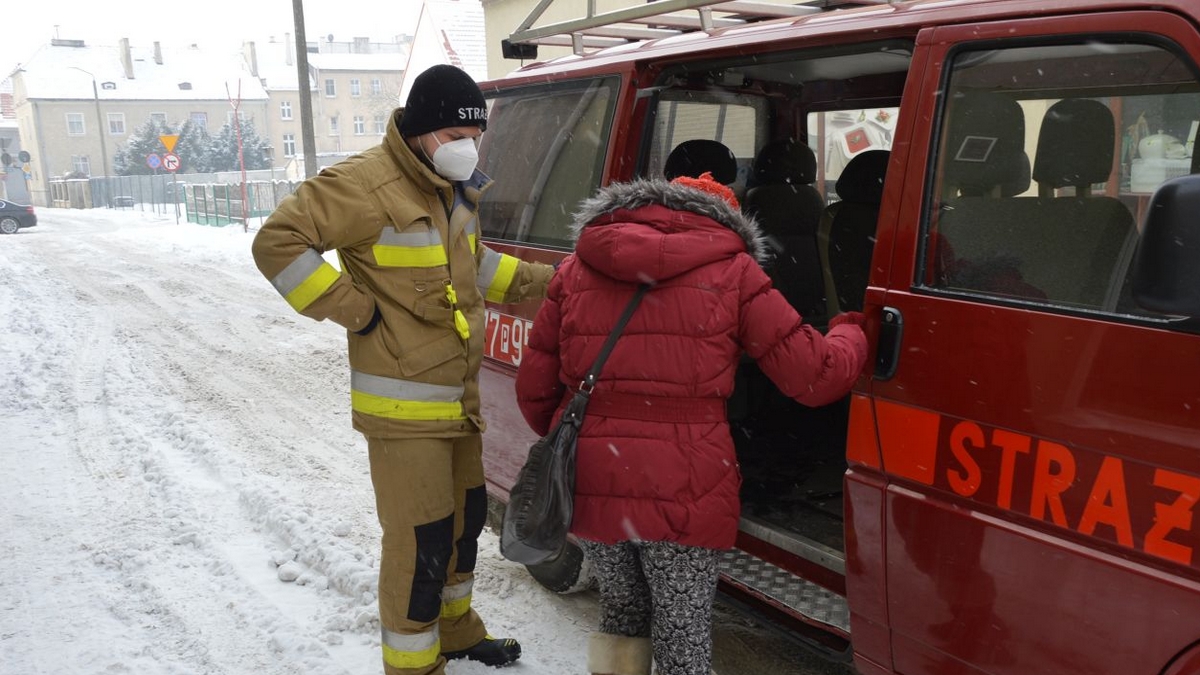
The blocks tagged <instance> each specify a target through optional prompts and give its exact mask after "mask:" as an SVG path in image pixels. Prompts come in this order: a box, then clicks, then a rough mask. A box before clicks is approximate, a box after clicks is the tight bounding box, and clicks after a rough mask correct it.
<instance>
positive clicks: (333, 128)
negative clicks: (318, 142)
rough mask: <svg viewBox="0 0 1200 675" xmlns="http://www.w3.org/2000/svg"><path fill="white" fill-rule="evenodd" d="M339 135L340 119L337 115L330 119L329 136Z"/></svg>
mask: <svg viewBox="0 0 1200 675" xmlns="http://www.w3.org/2000/svg"><path fill="white" fill-rule="evenodd" d="M337 134H338V117H337V115H334V116H333V117H330V118H329V135H330V136H337Z"/></svg>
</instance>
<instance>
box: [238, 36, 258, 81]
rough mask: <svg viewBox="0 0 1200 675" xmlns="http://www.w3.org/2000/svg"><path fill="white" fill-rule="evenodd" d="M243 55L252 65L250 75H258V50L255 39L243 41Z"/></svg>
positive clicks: (248, 63)
mask: <svg viewBox="0 0 1200 675" xmlns="http://www.w3.org/2000/svg"><path fill="white" fill-rule="evenodd" d="M242 56H243V57H245V59H246V64H247V65H249V66H250V77H258V50H257V49H255V47H254V41H253V40H251V41H250V42H243V43H242Z"/></svg>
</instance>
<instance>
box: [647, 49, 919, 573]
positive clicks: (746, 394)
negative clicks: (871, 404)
mask: <svg viewBox="0 0 1200 675" xmlns="http://www.w3.org/2000/svg"><path fill="white" fill-rule="evenodd" d="M911 51H912V48H911V44H908V43H906V42H903V41H888V42H880V43H876V44H871V45H858V46H856V47H855V48H853V49H851V50H846V49H837V50H818V51H812V50H810V51H807V52H805V53H803V54H797V53H794V52H793V53H787V54H779V55H777V56H775V57H773V58H763V57H759V58H754V59H745V58H741V59H734V60H730V61H726V62H719V61H718V62H708V63H696V64H686V65H680V66H676V67H674V68H667V69H664V71H663V73H662V74H661V76H660V77H659V80H658V83H657V84H658V86H659V87H660V88H659V89H658V92H657V94H656V99H657V100H656V102H655V110H654V115H653V120H652V122H651V123H650V126H651V128H650V130H649V133H648V138H649V142H648V143H647V144H646V145H645V148H646V149H645V153H644V154H645V156H644V158H643V166H645V175H656V174H658V173H659V172H661V171H662V169H661V168H660V167H663V166H664V165H665V164H667V163H668V160H669V159H670V158H671V157H672V155H673V154H676V153H677V152H678V151H679V150H678V149H679V148H680V147H681V146H686V145H687V144H688V143H690V142H695V141H694V139H706V140H707V141H709V142H714V141H715V142H719V143H722V144H724V145H725V146H726V147H728V148H729V150H730V151H731V154H732V155H733V157H735V158H736V166H735V169H734V172H733V174H734V176H733V179H732V180H729V181H726V182H727V183H728V184H729V185H730V186H731V187H732V188H733V189H734V192H735V193H736V194H737V195H738V198H739V201H740V202H741V203H742V208H743V211H745V212H746V213H748V214H750V215H752V216H754V217H755V219H756V220H757V222H758V223H759V226H760V227H761V228H762V230H763V233H764V234H765V235H766V237H767V241H768V245H769V247H770V248H771V250H772V253H773V255H774V259H773V260H772V261H771V262H770V263H769V264H768V265H766V270H767V272H768V274H769V276H770V277H771V279H772V283H773V285H774V286H775V288H776V289H778V290H779V291H780V292H781V293H782V294H783V295H784V297H785V298H787V300H788V301H789V303H790V304H791V305H792V306H793V307H794V308H795V309H796V310H797V311H798V312H799V313H800V315H801V317H802V318H803V320H804V321H805V323H808V324H810V325H812V326H813V327H814V328H815V329H817V330H820V331H824V330H825V329H826V327H827V324H828V322H829V319H830V318H832V317H833V316H834V315H836V314H837V313H838V312H841V311H848V310H855V311H858V310H861V309H862V304H863V294H864V291H865V289H866V285H867V276H868V270H869V265H870V261H871V254H872V250H873V247H874V237H875V227H876V222H877V219H878V209H879V202H880V200H881V198H882V195H883V178H884V173H885V172H886V169H887V160H888V155H889V150H890V148H891V137H892V133H893V131H894V129H895V126H896V121H897V116H898V110H899V105H900V97H901V93H902V91H903V88H904V83H905V79H906V77H907V74H908V67H909V59H910V56H911ZM714 168H715V167H712V166H705V165H703V164H702V163H700V162H697V166H696V167H695V168H694V170H695V171H696V172H699V171H702V170H710V171H713V173H714V176H717V175H720V172H719V171H716V170H714ZM848 406H849V403H848V399H846V400H842V401H839V402H836V403H833V404H831V405H827V406H824V407H821V408H809V407H807V406H803V405H800V404H798V403H796V402H794V401H792V400H791V399H788V398H786V397H785V396H783V395H782V394H781V393H779V391H778V389H777V388H776V387H775V385H774V384H773V383H772V382H771V381H770V380H769V379H768V378H767V377H766V376H765V375H764V374H763V373H762V372H761V371H760V370H759V369H758V367H757V366H756V365H755V364H754V362H753V361H751V360H749V359H745V360H744V361H743V363H742V364H741V366H740V367H739V372H738V377H737V385H736V389H735V391H734V394H733V396H732V398H731V399H730V401H729V416H730V422H731V427H732V432H733V436H734V442H735V445H736V447H737V450H738V459H739V463H740V466H741V471H742V479H743V485H742V517H743V529H746V528H752V532H751V533H752V534H755V535H757V536H759V537H760V538H769V539H770V540H771V541H772V542H774V543H782V544H783V547H784V548H786V549H788V550H790V551H791V552H793V553H796V554H799V555H806V554H811V552H812V551H814V550H815V551H817V552H818V555H817V557H818V558H819V559H822V560H840V559H841V558H842V557H843V554H842V551H843V550H844V541H843V523H842V520H843V517H842V475H843V474H844V473H845V471H846V461H845V442H846V428H847V424H848V414H849V407H848Z"/></svg>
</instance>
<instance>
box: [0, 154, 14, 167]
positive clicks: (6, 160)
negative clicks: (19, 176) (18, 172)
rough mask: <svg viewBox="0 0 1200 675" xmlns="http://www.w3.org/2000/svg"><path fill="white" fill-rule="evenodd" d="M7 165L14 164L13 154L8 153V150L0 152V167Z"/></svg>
mask: <svg viewBox="0 0 1200 675" xmlns="http://www.w3.org/2000/svg"><path fill="white" fill-rule="evenodd" d="M6 166H12V155H10V154H8V153H7V152H6V153H4V154H0V169H2V168H4V167H6Z"/></svg>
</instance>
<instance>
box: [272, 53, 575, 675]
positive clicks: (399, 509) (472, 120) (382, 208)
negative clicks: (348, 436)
mask: <svg viewBox="0 0 1200 675" xmlns="http://www.w3.org/2000/svg"><path fill="white" fill-rule="evenodd" d="M486 129H487V104H486V101H485V100H484V98H483V94H482V92H481V91H480V89H479V87H478V85H476V83H475V82H474V81H473V80H472V79H471V77H470V76H469V75H467V74H466V73H465V72H463V71H462V70H460V69H458V68H455V67H453V66H448V65H438V66H434V67H432V68H430V69H428V70H426V71H424V72H422V73H421V74H420V75H419V76H418V77H417V79H416V80H415V81H414V83H413V86H412V89H411V92H410V94H409V96H408V100H407V101H406V104H405V106H404V107H403V108H401V109H399V110H397V111H396V112H395V113H393V115H392V117H391V120H390V122H389V124H388V128H387V133H386V134H385V136H384V139H383V142H382V143H381V144H380V145H379V146H377V147H375V148H372V149H370V150H367V151H365V152H363V153H362V154H359V155H356V156H354V157H351V158H349V159H347V160H345V161H343V162H340V163H338V164H336V165H334V166H332V167H329V168H327V169H324V170H322V171H321V173H320V174H319V175H317V176H316V177H313V178H310V179H308V180H306V181H304V182H303V183H301V184H300V186H299V187H298V188H297V189H296V192H295V193H294V194H292V195H290V196H289V197H287V198H285V199H284V200H283V202H282V203H280V205H279V207H278V208H277V209H276V210H275V212H274V213H272V214H271V216H270V217H268V218H267V220H266V222H265V223H264V225H263V227H262V229H261V230H260V231H259V232H258V234H257V236H256V237H255V239H254V245H253V248H252V250H253V254H254V260H255V262H256V263H257V265H258V268H259V270H260V271H261V272H262V273H263V275H264V276H266V277H267V279H269V280H270V281H271V283H272V285H274V286H275V288H276V290H278V291H279V293H280V294H281V295H282V296H283V297H284V298H285V299H286V300H287V302H288V303H289V304H290V305H291V306H292V308H293V309H295V310H296V311H298V312H300V313H301V314H303V315H305V316H308V317H310V318H313V319H316V320H318V321H320V320H324V319H329V320H331V321H334V322H335V323H338V324H339V325H341V326H343V327H345V329H346V338H347V342H348V350H349V359H350V369H351V372H350V390H351V391H350V401H351V408H352V410H353V423H354V428H355V429H357V430H358V431H359V432H361V433H362V434H363V435H364V436H365V437H366V439H367V449H368V452H369V454H370V464H371V482H372V484H373V486H374V489H375V503H376V509H377V512H378V517H379V524H380V525H381V526H382V529H383V541H382V549H383V550H382V555H381V557H380V563H379V618H380V623H381V624H382V633H383V637H382V649H383V662H384V672H385V673H386V674H387V675H427V674H438V675H440V674H441V673H443V672H444V667H445V663H446V660H447V659H456V658H467V659H471V660H475V661H481V662H483V663H486V664H489V665H493V666H501V665H507V664H509V663H512V662H513V661H516V660H517V659H518V658H519V657H520V655H521V646H520V644H519V643H518V642H517V641H516V640H512V639H497V638H493V637H491V636H490V635H489V634H488V633H487V631H486V630H485V628H484V625H483V621H482V620H481V619H480V617H479V615H478V614H476V613H475V610H474V609H472V608H471V587H472V582H473V579H474V574H473V571H474V569H475V558H476V552H477V539H478V536H479V534H480V532H481V531H482V529H483V525H484V520H485V518H486V513H487V495H486V492H485V489H484V478H483V463H482V457H481V453H482V439H481V434H482V433H483V431H484V427H485V425H484V420H483V419H482V417H481V416H480V402H479V387H478V373H479V366H480V361H481V360H482V358H483V344H484V299H485V298H488V299H492V300H495V301H499V302H518V301H521V300H526V299H530V298H541V297H543V296H544V295H545V292H546V286H547V284H548V282H549V280H550V276H551V275H552V274H553V268H552V267H551V266H549V265H542V264H538V263H529V262H522V261H519V260H517V259H516V258H513V257H511V256H508V255H504V254H501V253H497V252H496V251H493V250H491V249H489V248H488V247H487V246H485V245H484V244H483V243H482V242H481V241H480V240H479V224H478V219H477V211H478V205H479V199H480V195H481V193H482V192H483V191H484V190H485V189H486V188H487V186H488V184H489V183H490V182H491V180H490V179H489V178H488V177H487V176H485V175H484V174H483V173H482V172H481V171H479V170H478V169H476V163H477V161H478V155H477V148H478V143H479V138H480V136H481V135H482V134H483V132H484V131H485V130H486ZM330 250H336V251H337V253H338V260H339V261H340V268H341V270H340V271H339V270H338V269H337V268H336V267H334V266H333V265H331V264H329V263H328V262H326V260H325V259H324V258H323V257H322V254H324V253H325V252H326V251H330Z"/></svg>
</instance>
